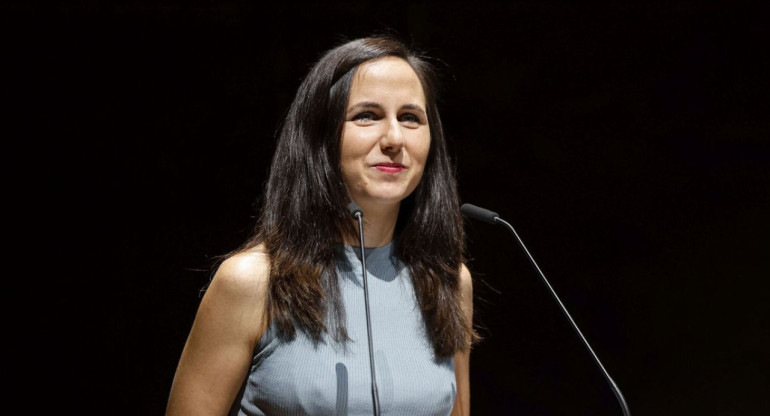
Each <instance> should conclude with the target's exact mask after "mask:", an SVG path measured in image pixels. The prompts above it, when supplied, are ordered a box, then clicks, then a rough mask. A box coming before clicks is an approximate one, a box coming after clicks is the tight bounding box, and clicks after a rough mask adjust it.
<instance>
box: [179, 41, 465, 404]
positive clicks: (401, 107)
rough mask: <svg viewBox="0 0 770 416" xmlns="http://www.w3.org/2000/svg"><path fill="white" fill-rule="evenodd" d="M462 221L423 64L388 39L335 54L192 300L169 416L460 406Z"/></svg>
mask: <svg viewBox="0 0 770 416" xmlns="http://www.w3.org/2000/svg"><path fill="white" fill-rule="evenodd" d="M351 202H355V203H357V204H358V205H359V206H360V207H361V209H362V211H363V223H364V225H363V235H364V242H365V244H364V247H366V251H367V253H366V263H367V265H366V268H367V273H368V281H369V288H368V290H369V292H368V293H369V299H370V301H369V302H370V305H371V326H370V328H371V334H372V337H371V339H372V349H373V353H374V357H375V358H374V364H375V365H374V368H375V369H376V385H377V393H376V402H377V403H378V404H377V405H375V404H374V403H375V398H374V396H375V394H373V393H372V388H371V382H372V381H371V371H370V370H371V368H370V360H369V347H368V337H367V325H366V320H365V318H364V316H365V306H364V294H363V288H362V286H363V285H362V281H363V280H362V270H361V263H360V260H361V259H360V251H359V250H360V242H359V234H358V228H357V227H358V222H357V221H356V220H355V219H353V218H352V217H351V214H350V212H349V211H348V209H347V206H348V204H349V203H351ZM462 225H463V224H462V217H461V214H460V211H459V202H458V196H457V190H456V182H455V179H454V176H453V170H452V166H451V163H450V160H449V157H448V154H447V150H446V146H445V140H444V136H443V132H442V127H441V121H440V119H439V113H438V110H437V108H436V85H435V73H434V72H433V70H432V68H431V66H430V64H429V63H428V62H427V61H426V59H425V58H422V57H420V56H418V55H417V54H416V53H415V52H413V51H411V50H409V49H408V48H407V47H406V46H405V45H404V44H402V43H400V42H398V41H397V40H395V39H392V38H388V37H372V38H364V39H358V40H354V41H350V42H347V43H344V44H342V45H340V46H338V47H336V48H334V49H331V50H330V51H328V52H327V53H326V54H324V55H323V57H322V58H321V59H320V60H319V61H318V62H317V63H316V64H315V65H314V67H313V68H312V69H311V70H310V72H309V74H308V75H307V77H306V78H305V80H304V81H303V82H302V84H301V86H300V87H299V90H298V92H297V94H296V97H295V99H294V102H293V103H292V105H291V108H290V110H289V113H288V115H287V117H286V120H285V122H284V125H283V128H282V129H281V133H280V136H279V140H278V145H277V148H276V152H275V154H274V157H273V162H272V167H271V171H270V177H269V179H268V181H267V184H266V189H265V193H264V195H263V203H262V206H261V211H260V218H259V222H258V225H257V229H256V230H255V233H254V236H253V237H252V238H250V239H249V240H248V241H247V242H246V243H245V244H244V245H243V246H242V247H240V248H239V249H238V250H236V251H235V252H233V253H231V254H230V255H228V256H227V258H226V259H225V260H224V261H223V262H222V263H221V264H220V265H219V267H218V269H217V271H216V273H215V275H214V277H213V279H212V281H211V284H210V286H209V288H208V290H207V292H206V294H205V295H204V297H203V299H202V301H201V304H200V307H199V310H198V313H197V315H196V318H195V322H194V324H193V326H192V329H191V332H190V334H189V337H188V340H187V342H186V344H185V347H184V350H183V352H182V356H181V359H180V362H179V365H178V368H177V371H176V374H175V377H174V381H173V384H172V387H171V393H170V397H169V402H168V406H167V410H166V415H167V416H174V415H185V416H190V415H225V414H228V412H229V414H233V415H236V414H237V415H263V414H267V415H296V414H300V415H304V414H308V415H326V414H335V415H371V414H373V413H374V409H375V407H378V408H379V412H380V414H383V415H385V414H390V415H423V414H425V415H447V414H450V413H451V414H452V415H467V414H469V413H470V401H469V400H470V397H469V395H470V386H469V381H468V365H469V354H470V348H471V344H472V343H473V342H474V341H475V340H476V337H477V336H476V334H475V332H474V331H473V329H472V311H473V306H472V305H473V304H472V297H473V296H472V284H471V276H470V274H469V272H468V270H467V269H466V267H465V266H464V264H463V259H464V238H465V236H464V231H463V227H462Z"/></svg>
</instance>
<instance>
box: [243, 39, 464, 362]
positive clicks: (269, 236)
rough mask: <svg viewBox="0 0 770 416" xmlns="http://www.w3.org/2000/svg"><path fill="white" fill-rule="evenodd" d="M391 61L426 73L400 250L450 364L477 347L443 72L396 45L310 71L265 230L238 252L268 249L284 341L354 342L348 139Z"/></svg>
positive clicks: (430, 329) (333, 54)
mask: <svg viewBox="0 0 770 416" xmlns="http://www.w3.org/2000/svg"><path fill="white" fill-rule="evenodd" d="M388 56H392V57H398V58H401V59H403V60H405V61H406V62H408V63H409V65H410V66H411V67H412V68H413V69H414V71H415V72H416V73H417V76H418V78H419V79H420V81H421V83H422V87H423V91H424V92H425V98H426V107H427V108H426V111H427V113H428V123H429V128H430V135H431V145H430V150H429V153H428V158H427V161H426V165H425V169H424V172H423V176H422V179H421V181H420V183H419V185H418V186H417V188H416V189H415V191H414V192H413V193H412V194H411V195H410V196H409V197H407V198H406V199H405V200H404V201H402V203H401V208H400V210H399V217H398V220H397V223H396V230H395V235H394V247H395V250H396V253H397V255H398V257H399V258H400V259H401V261H403V262H404V264H406V265H407V267H408V268H409V271H410V272H411V275H412V280H413V282H414V290H415V294H416V297H417V301H418V303H419V305H420V308H421V312H422V317H423V320H424V321H425V326H426V329H427V334H428V336H429V338H430V340H431V342H432V344H433V347H434V351H435V353H436V355H437V356H440V357H446V356H449V355H451V354H453V353H454V352H456V351H458V350H465V349H466V348H469V340H470V341H471V342H473V341H474V340H476V339H477V334H476V333H475V331H474V330H473V326H472V323H471V322H469V320H468V319H466V317H465V315H464V313H463V311H462V308H461V301H460V299H461V294H460V287H459V270H460V266H461V264H462V263H463V262H464V260H465V257H464V253H465V233H464V229H463V222H462V216H461V214H460V210H459V198H458V195H457V184H456V179H455V175H454V168H453V166H452V164H451V161H450V158H449V155H448V152H447V148H446V143H445V138H444V132H443V128H442V125H441V119H440V118H439V112H438V109H437V105H436V103H437V97H436V95H437V76H436V72H435V69H434V67H433V66H432V65H431V64H430V63H429V61H428V60H427V58H425V57H424V56H422V55H420V54H419V53H418V52H416V51H413V50H411V49H410V48H408V47H407V46H406V45H405V44H403V43H402V42H400V41H398V40H396V39H395V38H393V37H390V36H375V37H368V38H362V39H357V40H352V41H349V42H346V43H343V44H341V45H339V46H337V47H335V48H333V49H331V50H329V51H327V52H326V53H325V54H324V55H323V56H322V57H321V58H320V59H319V60H318V61H317V62H316V63H315V65H314V66H313V67H312V68H311V70H310V71H309V73H308V75H307V76H306V77H305V79H304V80H303V82H302V83H301V85H300V86H299V88H298V91H297V93H296V96H295V98H294V101H293V102H292V104H291V106H290V108H289V111H288V114H287V116H286V119H285V120H284V122H283V125H282V127H281V130H280V134H279V137H278V143H277V146H276V150H275V153H274V155H273V159H272V163H271V168H270V175H269V177H268V180H267V182H266V185H265V189H264V192H263V195H262V198H261V206H260V213H259V217H258V221H257V225H256V228H255V230H254V233H253V234H252V237H250V238H249V239H248V240H247V241H246V242H245V243H244V244H243V245H242V246H241V247H240V248H239V250H238V251H243V250H248V249H252V248H254V247H256V246H258V245H260V244H262V245H264V248H265V250H266V252H267V255H268V256H269V259H270V266H271V267H270V277H269V285H268V288H269V289H268V302H267V305H268V314H269V315H268V316H269V317H270V319H271V322H272V324H273V325H274V326H275V328H276V329H277V331H278V334H279V336H281V337H284V338H286V339H290V338H291V337H293V336H294V335H295V332H296V331H297V330H300V331H303V332H304V333H305V334H307V335H308V336H309V337H310V338H311V339H313V340H314V341H316V342H319V341H320V340H321V339H322V337H323V335H324V334H325V333H327V334H329V335H331V336H332V338H333V339H334V340H335V341H337V342H346V341H348V340H349V337H348V334H347V330H346V327H345V310H344V307H343V305H342V301H341V296H340V289H339V283H338V276H337V273H336V269H335V250H334V246H335V244H336V243H339V242H341V241H345V240H346V239H348V240H350V239H353V240H355V239H356V238H357V236H358V234H357V231H356V228H355V225H354V223H355V222H354V221H353V220H352V219H351V217H350V214H349V212H348V210H347V208H346V206H347V204H348V203H349V202H350V201H349V196H348V192H347V189H346V187H345V183H344V181H343V179H342V171H341V168H340V138H341V134H342V125H343V122H344V116H345V110H346V107H347V102H348V95H349V92H350V87H351V84H352V79H353V75H354V73H355V71H356V69H357V68H358V67H359V65H361V64H362V63H364V62H367V61H371V60H376V59H379V58H383V57H388ZM329 313H331V316H329Z"/></svg>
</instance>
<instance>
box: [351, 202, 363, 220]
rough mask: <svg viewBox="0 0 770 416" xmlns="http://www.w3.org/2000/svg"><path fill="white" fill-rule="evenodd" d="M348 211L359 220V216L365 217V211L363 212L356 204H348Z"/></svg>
mask: <svg viewBox="0 0 770 416" xmlns="http://www.w3.org/2000/svg"><path fill="white" fill-rule="evenodd" d="M348 211H350V215H352V216H353V218H358V216H359V215H361V216H362V217H363V216H364V210H362V209H361V207H360V206H359V205H358V204H356V203H355V202H351V203H349V204H348Z"/></svg>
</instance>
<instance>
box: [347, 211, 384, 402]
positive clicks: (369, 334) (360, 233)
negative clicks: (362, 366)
mask: <svg viewBox="0 0 770 416" xmlns="http://www.w3.org/2000/svg"><path fill="white" fill-rule="evenodd" d="M348 210H349V211H350V213H351V214H352V215H353V217H354V218H355V219H356V220H358V239H359V241H360V243H361V244H360V249H361V270H362V276H363V285H364V306H365V308H366V335H367V339H368V340H369V370H370V371H371V374H372V402H373V404H374V416H380V398H379V395H378V394H377V376H376V373H375V371H374V348H373V346H372V344H373V343H372V322H371V318H370V314H369V287H368V285H367V280H368V279H367V275H366V252H365V250H364V212H363V210H361V207H360V206H358V204H356V203H355V202H351V203H350V204H349V205H348Z"/></svg>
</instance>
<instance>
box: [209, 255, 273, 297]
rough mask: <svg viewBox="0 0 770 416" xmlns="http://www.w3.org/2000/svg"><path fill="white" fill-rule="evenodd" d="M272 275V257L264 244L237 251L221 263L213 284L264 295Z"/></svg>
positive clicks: (237, 291)
mask: <svg viewBox="0 0 770 416" xmlns="http://www.w3.org/2000/svg"><path fill="white" fill-rule="evenodd" d="M269 277H270V258H269V257H268V255H267V252H266V250H265V249H264V247H263V246H261V245H260V246H257V247H254V248H251V249H248V250H244V251H240V252H238V253H235V254H233V255H231V256H229V257H227V258H226V259H225V260H223V261H222V263H220V264H219V267H218V268H217V271H216V273H215V274H214V277H213V279H212V284H216V285H217V286H220V287H221V289H224V290H225V291H230V290H232V291H235V293H238V294H241V295H248V294H254V295H264V293H265V291H266V290H267V283H268V280H269Z"/></svg>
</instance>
